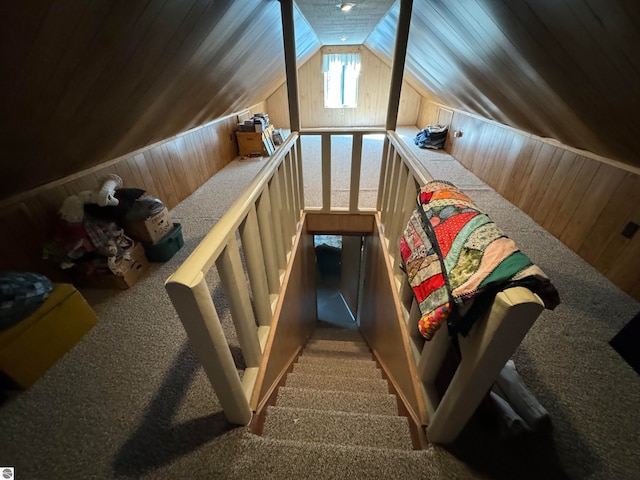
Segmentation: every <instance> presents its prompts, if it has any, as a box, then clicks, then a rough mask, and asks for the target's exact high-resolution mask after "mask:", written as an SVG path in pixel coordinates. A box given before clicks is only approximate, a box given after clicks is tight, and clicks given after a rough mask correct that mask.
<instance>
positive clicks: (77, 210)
mask: <svg viewBox="0 0 640 480" xmlns="http://www.w3.org/2000/svg"><path fill="white" fill-rule="evenodd" d="M121 186H122V179H121V178H120V177H119V176H118V175H113V174H110V175H107V176H106V177H104V178H103V179H102V186H101V187H100V190H97V191H95V190H85V191H83V192H80V193H78V194H77V195H71V196H70V197H67V198H66V199H65V200H64V202H62V207H60V210H58V213H59V214H60V217H61V218H62V219H63V220H66V221H67V222H69V223H80V222H82V219H83V218H84V204H85V203H95V204H98V205H100V206H101V207H106V206H107V205H111V206H116V205H118V203H119V201H118V199H117V198H116V197H115V196H114V194H115V191H116V189H117V188H120V187H121Z"/></svg>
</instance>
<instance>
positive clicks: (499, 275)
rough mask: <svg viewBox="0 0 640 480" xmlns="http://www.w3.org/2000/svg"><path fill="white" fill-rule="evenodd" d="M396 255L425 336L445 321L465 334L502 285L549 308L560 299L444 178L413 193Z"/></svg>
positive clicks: (540, 274)
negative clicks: (415, 200)
mask: <svg viewBox="0 0 640 480" xmlns="http://www.w3.org/2000/svg"><path fill="white" fill-rule="evenodd" d="M400 254H401V256H402V260H403V269H404V271H405V273H406V274H407V278H408V280H409V284H410V285H411V287H412V289H413V293H414V295H415V297H416V299H417V301H418V303H419V306H420V312H421V315H422V316H421V318H420V321H419V324H418V328H419V330H420V333H421V334H422V335H423V336H424V337H425V338H426V339H427V340H430V339H431V338H433V335H434V334H435V332H436V331H437V329H438V328H439V327H440V326H441V325H442V324H443V323H444V322H445V321H446V322H447V324H448V326H449V332H450V333H452V334H453V333H458V332H459V333H461V334H463V335H466V334H467V333H468V331H469V329H470V328H471V325H472V323H473V321H474V320H475V319H476V318H478V317H479V316H480V315H481V314H482V313H483V312H482V311H481V310H483V309H486V308H488V306H489V305H490V303H491V301H492V300H493V297H495V295H496V294H497V293H498V292H499V291H501V290H503V289H505V288H507V287H511V286H516V285H523V286H526V287H528V288H529V289H531V290H532V291H533V292H535V293H537V294H538V295H540V297H541V298H542V300H543V301H544V303H545V307H546V308H549V309H553V308H555V306H556V305H558V303H560V299H559V296H558V293H557V291H556V290H555V288H554V287H553V285H551V282H550V281H549V279H548V278H547V276H546V275H545V274H544V272H543V271H542V270H541V269H540V268H538V267H537V266H536V265H534V264H533V263H532V262H531V260H530V259H529V258H528V257H527V256H526V255H525V254H524V253H522V252H521V251H520V250H519V249H518V247H517V246H516V244H515V242H514V241H513V240H511V239H510V238H508V237H507V236H506V235H504V233H502V231H501V230H500V229H499V228H498V227H497V226H496V224H495V223H494V222H493V221H492V220H491V219H490V218H489V217H488V216H487V215H486V214H485V213H483V212H482V211H480V210H479V209H478V207H477V206H476V205H475V204H474V203H473V201H472V200H471V199H470V198H469V197H468V196H467V195H465V194H464V193H462V191H460V190H459V189H458V188H457V187H455V186H454V185H452V184H451V183H449V182H446V181H440V180H436V181H433V182H429V183H428V184H426V185H425V186H423V187H422V188H421V189H420V191H419V192H418V207H417V208H416V209H415V211H414V212H413V214H412V215H411V218H410V219H409V221H408V223H407V226H406V228H405V230H404V233H403V235H402V237H401V239H400ZM474 304H476V305H475V307H476V308H474Z"/></svg>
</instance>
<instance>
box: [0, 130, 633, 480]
mask: <svg viewBox="0 0 640 480" xmlns="http://www.w3.org/2000/svg"><path fill="white" fill-rule="evenodd" d="M399 132H400V133H401V134H402V135H404V136H405V138H406V141H407V143H408V144H409V145H410V146H411V147H412V148H414V150H415V152H416V155H418V157H419V158H420V159H421V161H422V162H423V164H424V165H425V166H426V167H427V169H428V170H429V171H430V172H431V173H432V175H433V176H434V177H435V178H441V179H445V180H449V181H452V182H453V183H455V184H457V185H458V186H460V187H462V188H463V189H464V190H465V191H466V192H467V193H468V194H469V195H471V196H472V198H473V199H474V200H475V201H476V202H477V203H478V204H479V205H480V206H481V207H482V208H484V209H485V210H486V211H487V212H488V213H489V214H490V215H491V217H492V218H493V219H494V220H495V221H496V222H497V223H498V225H500V226H501V227H502V228H503V230H505V232H506V233H507V234H508V235H510V236H511V237H512V238H514V240H515V241H516V242H517V243H518V244H519V245H520V247H521V249H522V250H523V251H524V252H525V253H527V254H528V255H529V256H530V257H531V258H532V259H533V260H534V261H535V262H536V263H537V264H539V265H540V266H541V267H542V268H543V269H544V270H545V271H546V272H547V274H548V275H549V276H550V277H551V279H552V280H553V282H554V284H555V285H556V287H557V288H558V290H559V291H560V295H561V298H562V301H563V303H562V304H561V305H560V306H559V307H558V308H557V309H556V310H555V311H552V312H549V311H545V312H543V314H542V315H541V317H540V318H539V320H538V321H537V322H536V323H535V325H534V326H533V328H532V329H531V331H530V332H529V334H528V335H527V337H526V338H525V340H524V341H523V343H522V345H521V346H520V348H519V349H518V350H517V351H516V354H515V356H514V360H515V362H516V365H517V367H518V370H519V371H520V373H521V374H522V376H523V378H524V380H525V381H526V383H527V384H528V385H529V387H530V388H531V390H532V391H533V392H534V394H535V395H536V397H537V398H538V400H539V401H540V402H541V403H542V404H543V405H544V406H545V407H546V408H547V409H548V410H549V412H550V414H551V416H552V419H553V426H554V427H553V430H552V431H551V432H541V433H539V434H534V435H527V436H524V437H520V438H518V439H515V440H510V441H503V440H502V439H501V438H500V436H499V435H498V434H497V432H496V431H495V430H494V429H493V428H492V424H491V422H490V421H489V420H487V418H485V417H483V416H480V415H478V416H476V417H477V418H476V417H474V419H473V420H472V421H471V422H470V424H469V426H468V427H467V428H465V430H464V431H463V433H462V434H461V436H460V438H459V440H458V441H457V442H456V443H455V444H454V445H452V446H451V447H449V448H446V449H445V448H442V447H438V446H430V447H429V449H428V450H425V451H420V452H414V451H406V452H393V453H392V454H389V453H388V452H385V451H380V450H376V449H367V448H358V449H356V448H353V447H347V446H326V445H315V444H310V443H308V442H299V441H292V440H281V439H272V438H265V437H256V436H254V435H252V434H250V433H249V432H248V430H247V429H246V428H232V427H231V426H229V425H228V424H227V423H226V421H225V420H224V416H223V414H222V412H221V409H220V404H219V402H218V400H217V398H216V396H215V394H214V393H213V391H212V389H211V387H210V385H209V383H208V382H207V379H206V377H205V375H204V372H203V370H202V368H201V367H200V366H199V364H198V362H197V360H196V359H195V357H194V355H193V353H192V351H191V349H190V348H189V344H188V341H187V338H186V335H185V333H184V330H183V328H182V325H181V323H180V321H179V319H178V318H177V316H176V314H175V312H174V310H173V308H172V305H171V303H170V301H169V298H168V296H167V295H166V293H165V290H164V287H163V283H164V280H165V279H166V278H167V277H168V276H169V275H170V274H171V272H173V271H174V270H175V269H176V268H177V266H178V265H179V264H180V263H181V262H182V261H183V260H184V259H185V258H186V256H187V255H188V254H189V252H190V251H191V250H193V248H194V247H195V245H196V244H197V243H198V242H199V240H200V239H201V238H202V237H203V236H204V235H205V234H206V232H207V231H209V229H210V228H211V227H212V226H213V225H214V224H215V222H216V221H217V220H218V219H219V218H220V217H221V216H222V214H223V213H224V212H225V210H226V209H227V208H228V207H229V206H230V205H231V203H232V202H233V200H234V199H235V198H237V196H238V194H239V192H241V191H242V190H243V188H244V187H245V186H246V185H247V184H248V183H249V182H250V180H251V179H252V178H253V176H254V175H255V174H256V173H257V172H258V171H259V169H260V168H261V167H262V166H263V164H264V162H265V160H237V161H234V162H233V163H231V164H230V165H229V166H227V167H226V168H225V169H223V170H222V171H221V172H219V173H218V174H216V175H215V176H214V177H213V178H212V179H211V180H209V181H208V182H207V183H206V184H205V185H203V186H202V187H201V188H200V189H199V190H198V191H196V192H195V193H194V194H193V195H191V196H190V197H189V198H188V199H186V200H185V201H183V202H182V203H181V204H180V205H178V206H177V207H176V208H175V209H174V210H173V211H172V214H173V216H174V218H175V220H176V221H178V222H180V223H181V224H182V226H183V232H184V236H185V246H184V247H183V248H182V250H180V251H179V252H178V253H177V254H176V256H175V257H174V258H172V259H171V260H170V261H169V262H167V263H166V264H156V265H154V266H153V267H152V269H151V271H150V272H149V274H148V275H146V276H145V277H144V278H143V279H141V280H140V281H139V282H138V283H137V284H136V285H135V286H134V287H133V288H131V289H129V290H127V291H124V292H117V293H114V292H107V291H97V290H95V291H90V290H87V291H84V292H83V293H84V294H85V296H86V298H87V299H88V300H89V301H90V303H91V304H92V305H93V307H94V309H95V310H96V312H97V314H98V316H99V318H100V322H99V324H98V325H97V326H96V327H95V328H94V329H93V330H92V331H91V332H89V334H87V335H86V336H85V337H84V338H83V340H82V341H81V342H80V343H79V344H78V345H76V347H75V348H74V349H73V350H72V351H70V352H69V353H68V354H67V355H66V356H65V357H64V358H63V359H62V360H61V361H60V362H58V364H56V366H55V367H53V368H52V369H51V370H50V371H49V372H48V373H47V374H46V375H45V376H44V377H43V378H42V379H41V380H40V381H39V382H37V383H36V384H35V385H34V386H33V387H32V388H31V389H29V390H28V391H27V392H25V393H23V394H21V395H20V396H18V397H17V398H15V399H14V400H12V401H11V402H9V403H8V404H6V405H4V406H3V407H2V408H1V409H0V465H3V466H4V465H7V466H15V468H16V475H17V478H24V479H88V478H95V479H108V478H148V479H165V478H166V479H211V478H233V479H246V478H273V479H285V478H286V479H288V478H335V479H341V478H367V479H376V478H380V479H387V478H400V479H415V478H430V479H431V478H432V479H453V478H456V479H457V478H505V479H514V478H519V479H520V478H536V479H538V478H575V479H579V478H580V479H581V478H592V479H634V478H638V472H640V455H638V449H639V447H640V416H639V415H638V414H637V412H638V411H640V388H639V387H640V377H639V376H638V375H637V374H636V373H635V372H634V371H633V370H632V368H631V367H629V366H628V365H627V364H626V363H625V362H624V361H623V360H622V359H621V358H620V357H619V356H618V354H617V353H616V352H615V351H613V349H611V347H609V345H608V344H607V342H608V341H609V339H610V338H611V337H612V336H613V335H614V334H615V333H616V332H617V331H618V330H619V329H620V328H622V327H623V326H624V325H625V323H626V322H627V321H628V320H630V319H631V318H632V317H633V316H634V315H635V314H636V313H637V312H638V310H639V308H640V305H639V304H638V302H636V301H635V300H633V299H631V298H630V297H629V296H627V295H626V294H625V293H623V292H621V291H620V290H619V289H617V288H616V287H615V286H614V285H612V284H611V283H610V282H609V281H608V280H607V279H606V278H605V277H603V276H602V275H600V274H599V273H598V272H596V271H595V270H594V269H593V268H592V267H590V266H589V265H588V264H587V263H585V262H584V261H583V260H581V259H580V258H579V257H578V256H577V255H576V254H574V253H573V252H571V251H570V250H569V249H567V248H566V247H564V246H563V245H562V244H561V243H560V242H559V241H557V240H556V239H554V238H553V237H552V236H551V235H549V234H548V233H547V232H546V231H544V230H543V229H542V228H541V227H540V226H538V225H537V224H535V223H534V222H533V221H532V220H531V219H530V218H529V217H528V216H526V215H525V214H524V213H522V212H521V211H520V210H518V209H517V208H515V207H514V206H513V205H511V204H510V203H509V202H507V201H506V200H505V199H503V198H502V197H500V195H498V194H497V193H495V192H494V191H493V190H492V189H490V188H489V187H488V186H487V185H485V184H483V183H482V182H481V181H479V180H478V179H477V178H476V177H475V176H474V175H472V174H471V173H469V172H468V171H467V170H465V169H464V168H463V167H462V166H461V165H460V164H458V163H457V162H456V161H455V160H454V159H452V158H451V157H450V156H448V155H447V154H444V153H439V152H430V151H423V150H419V149H417V148H415V147H414V146H413V144H412V142H411V139H412V138H413V136H415V133H417V129H415V128H407V129H399ZM314 142H315V145H314ZM369 144H370V145H371V147H369V146H368V145H369ZM318 145H319V139H317V140H314V139H313V138H308V139H305V140H304V144H303V148H304V151H305V186H306V187H307V194H306V198H307V201H308V202H307V203H308V204H309V205H313V204H314V201H313V200H314V199H319V198H320V193H319V186H318V185H319V181H320V175H319V172H320V167H319V161H318V160H314V158H318V157H314V155H312V152H314V151H317V150H318ZM376 145H378V146H377V147H376ZM334 147H335V149H336V152H335V154H336V156H335V157H334V167H333V168H334V171H335V172H343V174H341V175H338V176H337V178H336V180H335V181H334V184H333V185H332V187H333V190H334V198H335V199H336V202H334V204H335V205H338V204H342V205H346V194H345V190H346V188H347V185H348V171H349V170H348V166H347V165H348V159H349V155H348V141H346V140H344V141H343V140H336V141H335V142H334ZM369 151H371V152H374V153H371V154H369V153H367V152H369ZM376 151H377V152H379V151H381V141H380V140H377V139H374V138H372V139H367V140H366V141H365V148H364V152H365V156H364V159H363V174H362V182H361V187H362V188H363V190H364V193H363V195H362V199H361V203H360V204H361V205H366V204H368V203H370V204H371V205H373V204H374V202H375V189H376V187H377V182H378V173H377V169H376V168H375V167H376V165H379V161H380V160H379V153H378V154H377V155H376V153H375V152H376ZM267 161H268V160H267ZM344 172H347V174H344ZM345 182H346V183H345ZM343 202H344V203H343ZM317 203H319V202H317ZM317 203H316V204H317ZM207 280H208V282H209V285H210V288H211V291H212V295H213V296H214V298H215V299H216V302H217V308H218V309H219V314H220V317H221V319H222V322H223V325H224V328H225V332H226V333H227V335H228V340H229V343H230V345H231V348H232V352H233V354H234V358H235V359H236V363H237V366H238V369H239V371H242V368H243V361H242V355H241V353H240V351H239V348H238V342H237V339H236V336H235V331H234V329H233V325H232V323H231V321H230V319H229V314H228V311H227V307H226V302H225V299H224V294H223V293H222V291H221V289H220V287H219V281H218V277H217V273H216V272H215V269H213V270H212V272H211V273H210V274H209V275H208V276H207Z"/></svg>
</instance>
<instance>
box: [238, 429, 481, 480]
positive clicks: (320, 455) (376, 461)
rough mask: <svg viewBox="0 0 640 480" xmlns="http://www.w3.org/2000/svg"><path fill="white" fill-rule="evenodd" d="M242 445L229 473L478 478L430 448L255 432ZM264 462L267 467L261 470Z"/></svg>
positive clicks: (271, 476) (289, 476) (373, 479)
mask: <svg viewBox="0 0 640 480" xmlns="http://www.w3.org/2000/svg"><path fill="white" fill-rule="evenodd" d="M242 450H244V451H250V452H251V455H246V456H243V461H242V462H236V465H235V467H234V475H235V476H234V477H233V478H243V479H244V478H255V477H256V472H260V473H259V474H258V476H259V477H260V478H265V479H273V480H276V479H278V480H280V479H327V478H332V479H345V478H348V479H367V480H388V479H390V478H393V479H413V480H416V479H428V478H432V479H437V478H457V479H472V478H479V477H478V474H474V473H472V472H471V470H470V469H468V467H465V466H464V464H462V462H458V463H456V464H453V465H447V464H443V462H442V460H440V458H439V457H435V455H434V452H433V450H411V451H409V450H386V449H379V448H372V447H358V446H347V445H327V444H323V443H313V442H299V441H292V440H278V439H274V438H267V437H255V436H251V437H248V439H246V440H245V439H241V443H240V445H239V448H238V451H242ZM451 463H452V462H451ZM267 464H268V465H269V470H268V472H267V471H265V470H264V465H267ZM447 468H450V469H451V470H450V471H448V470H447Z"/></svg>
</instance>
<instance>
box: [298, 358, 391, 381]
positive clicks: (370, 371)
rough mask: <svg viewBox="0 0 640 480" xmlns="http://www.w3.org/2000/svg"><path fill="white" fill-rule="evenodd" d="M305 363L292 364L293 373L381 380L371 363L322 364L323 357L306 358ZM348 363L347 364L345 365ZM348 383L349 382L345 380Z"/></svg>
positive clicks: (380, 372) (377, 370)
mask: <svg viewBox="0 0 640 480" xmlns="http://www.w3.org/2000/svg"><path fill="white" fill-rule="evenodd" d="M307 359H308V360H311V361H308V360H307V361H305V362H297V363H294V364H293V373H300V374H303V375H340V376H341V377H343V378H382V370H380V369H379V368H378V367H377V366H376V363H375V362H373V361H370V362H363V361H360V360H356V361H344V360H343V361H342V362H339V363H335V362H333V361H331V362H324V361H323V357H307ZM347 362H349V363H348V364H345V363H347ZM345 381H349V380H345Z"/></svg>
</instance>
